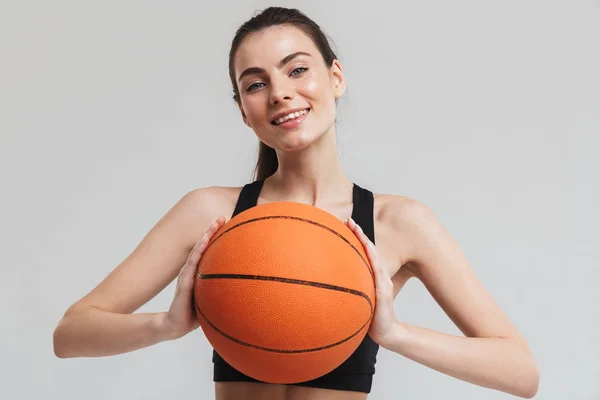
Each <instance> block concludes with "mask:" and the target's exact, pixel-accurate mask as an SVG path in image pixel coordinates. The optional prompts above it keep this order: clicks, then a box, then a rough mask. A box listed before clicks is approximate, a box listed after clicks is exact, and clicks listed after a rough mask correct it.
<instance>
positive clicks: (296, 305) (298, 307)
mask: <svg viewBox="0 0 600 400" xmlns="http://www.w3.org/2000/svg"><path fill="white" fill-rule="evenodd" d="M194 305H195V309H196V316H197V318H198V321H199V323H200V326H201V328H202V330H203V332H204V334H205V336H206V338H207V339H208V341H209V342H210V344H211V345H212V346H213V348H214V349H215V351H216V352H217V353H218V354H219V355H220V356H221V357H222V358H223V359H224V360H225V361H227V362H228V363H229V364H230V365H231V366H232V367H234V368H235V369H237V370H238V371H240V372H241V373H243V374H245V375H248V376H250V377H252V378H254V379H257V380H259V381H263V382H268V383H280V384H286V383H287V384H293V383H299V382H304V381H308V380H312V379H315V378H318V377H320V376H322V375H325V374H327V373H328V372H330V371H332V370H333V369H335V368H336V367H338V366H339V365H340V364H342V363H343V362H344V361H345V360H346V359H347V358H348V357H349V356H350V355H351V354H352V353H353V352H354V350H356V348H357V347H358V346H359V344H360V343H361V341H362V340H363V339H364V337H365V335H366V334H367V332H368V330H369V327H370V325H371V321H372V318H373V314H374V308H375V284H374V279H373V271H372V268H371V265H370V263H369V260H368V257H367V255H366V253H365V252H364V249H363V247H362V244H361V243H360V241H359V240H358V238H357V237H356V236H355V234H354V233H353V232H352V231H351V230H350V229H349V228H348V227H347V226H346V225H345V224H344V223H343V222H342V221H340V220H339V219H338V218H336V217H335V216H333V215H332V214H330V213H328V212H326V211H324V210H321V209H319V208H317V207H313V206H309V205H305V204H301V203H295V202H271V203H266V204H262V205H257V206H255V207H252V208H250V209H248V210H246V211H244V212H242V213H240V214H238V215H236V216H235V217H233V218H232V219H231V220H230V221H228V222H227V223H226V224H224V225H223V226H222V227H221V228H220V229H219V230H218V231H217V232H216V233H215V234H214V235H213V236H212V238H211V241H210V242H209V244H208V246H207V248H206V250H205V252H204V254H203V255H202V258H201V260H200V262H199V264H198V270H197V274H196V278H195V283H194Z"/></svg>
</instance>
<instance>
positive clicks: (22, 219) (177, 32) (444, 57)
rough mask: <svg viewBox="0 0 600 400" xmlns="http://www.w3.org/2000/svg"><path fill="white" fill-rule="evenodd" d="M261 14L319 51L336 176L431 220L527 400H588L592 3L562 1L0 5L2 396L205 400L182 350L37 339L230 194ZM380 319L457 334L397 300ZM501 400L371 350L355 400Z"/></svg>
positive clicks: (594, 123) (188, 351) (598, 87)
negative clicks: (341, 88)
mask: <svg viewBox="0 0 600 400" xmlns="http://www.w3.org/2000/svg"><path fill="white" fill-rule="evenodd" d="M268 5H287V6H298V7H300V8H301V10H303V11H305V12H306V13H307V14H308V15H309V16H311V17H312V18H314V19H315V20H316V21H317V22H318V23H320V24H322V26H323V27H324V29H325V30H326V32H327V33H328V34H329V35H330V36H331V37H332V38H333V40H334V43H335V45H336V49H337V50H338V52H339V57H340V59H341V61H342V63H343V66H344V68H345V72H346V77H347V80H348V91H347V92H346V96H345V98H344V100H343V101H342V102H341V103H340V110H339V111H340V113H339V126H338V137H339V143H340V146H339V148H340V153H341V157H342V162H343V165H344V166H345V169H346V171H347V173H348V174H349V176H350V177H351V178H352V179H354V180H355V181H356V182H357V183H359V184H362V185H364V186H365V187H368V188H370V189H372V190H374V191H376V192H388V193H396V194H402V195H408V196H411V197H414V198H416V199H418V200H419V201H421V202H423V203H425V204H427V205H428V206H429V207H431V208H432V209H433V210H434V212H435V213H436V214H437V216H438V217H439V218H440V220H441V221H442V223H443V224H444V225H445V226H446V227H447V228H448V229H449V230H450V232H451V233H452V234H453V235H454V236H455V237H456V238H457V240H458V241H459V243H460V244H461V246H462V248H463V250H464V252H465V253H466V255H467V256H468V258H469V260H470V261H471V263H472V265H473V268H474V269H475V270H476V273H477V274H478V276H479V277H480V279H481V280H482V281H483V283H484V284H485V286H486V287H487V288H488V290H489V291H490V292H491V293H492V294H493V296H494V297H495V298H496V300H497V301H498V302H499V303H500V305H501V306H502V308H503V309H504V310H505V311H506V313H507V314H508V315H509V316H510V317H511V319H512V320H513V321H514V323H515V324H516V325H517V326H518V328H519V329H520V330H521V331H522V332H523V333H524V334H525V335H526V337H527V339H528V340H529V341H530V343H531V346H532V349H533V351H534V353H535V355H536V356H537V359H538V360H539V363H540V367H541V378H542V379H541V385H540V390H539V393H538V396H537V398H540V399H544V400H546V399H548V400H554V399H556V400H565V399H569V400H571V399H598V398H600V384H599V383H597V378H598V376H600V363H599V357H600V356H599V354H600V345H599V342H598V338H599V337H600V328H599V324H598V315H599V312H598V304H599V303H600V301H599V295H598V292H597V291H595V290H594V289H595V288H596V286H597V285H598V278H600V273H599V272H598V267H599V265H598V264H599V263H598V258H597V256H598V241H599V240H598V239H599V234H598V224H599V223H600V212H599V211H598V203H599V200H600V190H599V187H598V175H599V172H600V161H599V157H598V153H599V148H600V124H599V122H600V117H599V112H600V77H599V74H598V72H599V71H600V3H599V2H598V1H579V0H570V1H566V0H565V1H554V0H544V1H542V0H532V1H523V0H519V1H516V0H505V1H481V0H477V1H475V0H473V1H467V0H460V1H458V0H455V1H445V0H436V1H423V0H419V1H416V0H415V1H401V2H392V1H387V2H384V1H374V0H371V1H368V2H356V3H354V4H352V5H350V4H349V3H348V2H347V1H332V2H324V1H303V2H279V3H267V2H263V1H245V2H239V1H231V0H222V1H218V2H212V3H211V4H206V3H205V2H200V1H174V2H164V1H147V0H146V1H118V2H117V1H105V2H93V3H91V2H77V1H65V0H60V1H53V2H44V1H37V2H32V1H19V2H17V1H2V2H1V5H0V57H1V60H0V61H1V62H0V133H1V142H0V178H1V181H0V182H1V190H2V195H1V196H0V201H1V207H0V221H1V222H0V243H1V246H2V248H1V252H0V266H1V271H2V278H1V280H0V300H1V304H2V307H1V312H2V317H1V319H0V321H1V322H0V324H1V325H0V327H1V335H0V346H1V348H0V354H1V357H0V368H1V369H2V370H1V371H0V372H1V374H0V381H1V384H0V397H1V398H4V399H14V398H23V399H25V398H26V399H34V398H50V399H81V398H86V399H90V400H92V399H166V398H177V397H176V396H185V397H181V398H211V397H212V396H213V386H212V374H211V371H212V370H211V367H212V364H211V361H210V355H211V348H210V347H209V345H208V344H207V342H206V340H205V339H204V337H203V335H202V333H201V331H200V330H197V331H195V332H194V333H193V334H190V335H188V336H186V337H184V338H183V339H181V340H179V341H175V342H168V343H162V344H159V345H156V346H153V347H150V348H146V349H143V350H140V351H137V352H133V353H129V354H125V355H120V356H115V357H108V358H99V359H70V360H60V359H57V358H55V357H54V354H53V351H52V331H53V329H54V327H55V324H56V322H57V321H58V320H59V319H60V317H61V315H62V313H63V312H64V311H65V309H66V308H67V307H68V306H69V305H70V304H71V303H72V302H73V301H75V300H77V299H78V298H80V297H81V296H83V295H84V294H86V293H87V292H88V291H89V290H90V289H91V288H92V287H93V286H95V285H96V284H97V283H98V282H99V281H100V280H102V279H103V278H104V277H105V276H106V275H107V274H108V273H109V272H110V271H111V270H112V269H113V268H114V267H115V266H116V265H117V264H118V263H120V262H121V261H122V260H123V259H124V258H125V257H126V256H127V255H128V254H129V252H130V251H132V250H133V248H134V247H135V246H136V245H137V243H138V242H139V241H140V240H141V238H142V237H143V235H144V234H145V233H146V232H147V231H148V230H149V229H150V228H151V226H152V225H154V223H156V221H157V220H158V219H159V218H160V217H161V216H162V215H163V214H164V213H165V212H166V211H167V210H168V209H169V208H170V207H171V206H172V205H173V204H174V203H175V202H176V201H177V200H178V199H179V198H180V197H181V196H182V195H183V194H184V193H186V192H187V191H189V190H192V189H194V188H197V187H201V186H208V185H242V184H244V183H246V182H248V181H249V179H250V176H251V175H250V174H251V170H252V167H253V165H254V161H255V155H256V149H257V140H256V138H255V136H254V134H253V132H252V131H251V130H249V129H248V128H246V127H245V126H244V125H243V123H242V121H241V118H240V116H239V113H238V110H237V108H236V107H235V105H234V103H233V101H232V100H231V98H230V96H231V87H230V83H229V80H228V74H227V53H228V51H229V45H230V41H231V38H232V37H233V33H234V31H235V29H236V28H237V27H238V26H239V24H241V23H242V22H243V21H245V20H246V19H248V18H249V17H250V16H251V14H252V12H253V11H254V10H256V9H260V8H263V7H265V6H268ZM173 289H174V285H170V286H169V287H167V288H166V289H165V290H164V291H163V292H161V294H160V295H158V296H157V297H156V298H155V299H153V300H152V301H151V302H149V303H148V304H147V305H145V306H144V307H143V308H142V309H141V310H140V311H164V310H166V309H167V307H168V305H169V303H170V300H171V297H172V295H173V293H174V290H173ZM395 306H396V311H397V313H398V316H399V317H400V318H401V319H403V320H405V321H406V322H409V323H412V324H417V325H421V326H426V327H430V328H433V329H438V330H441V331H444V332H448V333H459V331H458V330H457V329H456V328H455V327H454V326H453V325H452V323H451V322H450V320H449V319H448V318H447V317H446V316H445V315H444V313H443V312H442V311H441V309H440V308H439V307H438V306H437V304H436V303H435V302H434V301H433V300H432V299H431V297H430V296H429V295H428V293H427V291H426V290H425V288H424V287H423V286H422V285H421V284H420V283H419V282H418V281H416V280H415V281H411V282H410V283H409V284H408V285H407V286H406V287H405V289H404V290H403V291H402V292H401V294H400V296H399V297H398V299H397V301H396V303H395ZM511 397H512V396H509V395H506V394H502V393H499V392H495V391H491V390H488V389H484V388H480V387H477V386H474V385H471V384H468V383H464V382H461V381H459V380H456V379H454V378H450V377H448V376H445V375H442V374H440V373H438V372H436V371H433V370H431V369H428V368H426V367H423V366H421V365H419V364H416V363H414V362H412V361H410V360H408V359H405V358H403V357H401V356H398V355H397V354H394V353H391V352H388V351H385V350H384V351H381V352H380V355H379V361H378V364H377V374H376V377H375V382H374V389H373V392H372V395H371V398H373V399H382V400H383V399H400V398H401V399H433V398H445V399H446V398H447V399H508V398H511Z"/></svg>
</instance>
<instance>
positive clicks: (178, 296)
mask: <svg viewBox="0 0 600 400" xmlns="http://www.w3.org/2000/svg"><path fill="white" fill-rule="evenodd" d="M224 223H225V217H223V216H220V217H219V218H217V219H216V220H215V221H214V222H213V223H212V224H211V225H210V226H209V227H208V230H207V231H206V233H205V234H204V236H203V237H202V239H200V241H199V242H198V243H196V245H195V246H194V248H193V249H192V251H191V252H190V254H189V256H188V258H187V261H186V262H185V264H184V265H183V267H182V268H181V271H180V272H179V276H178V277H177V287H176V289H175V296H174V298H173V301H172V302H171V306H170V308H169V311H168V312H166V313H164V314H163V318H162V321H161V325H162V326H161V328H162V329H163V330H164V332H165V335H166V336H167V338H168V339H169V340H172V339H178V338H180V337H182V336H184V335H186V334H188V333H189V332H191V331H193V330H195V329H196V328H198V326H199V325H200V324H199V323H198V320H197V318H196V310H195V308H194V302H193V298H194V297H193V296H194V282H195V278H196V270H197V268H198V263H199V262H200V259H201V258H202V254H203V253H204V251H205V250H206V247H207V245H208V243H209V241H210V239H211V238H212V236H213V235H214V234H215V232H217V230H219V228H221V226H223V224H224Z"/></svg>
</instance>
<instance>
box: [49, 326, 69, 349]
mask: <svg viewBox="0 0 600 400" xmlns="http://www.w3.org/2000/svg"><path fill="white" fill-rule="evenodd" d="M64 330H65V329H64V321H63V320H61V321H60V322H59V323H58V325H57V326H56V328H54V332H53V333H52V346H53V349H54V355H55V356H56V357H58V358H69V355H68V353H67V351H66V350H67V349H66V347H67V346H66V345H65V339H64V337H65V334H64Z"/></svg>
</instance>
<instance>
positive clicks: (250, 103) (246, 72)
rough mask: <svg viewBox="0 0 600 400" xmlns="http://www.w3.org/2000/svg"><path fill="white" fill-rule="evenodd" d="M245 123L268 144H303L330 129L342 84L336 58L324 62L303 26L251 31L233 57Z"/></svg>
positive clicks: (294, 146)
mask: <svg viewBox="0 0 600 400" xmlns="http://www.w3.org/2000/svg"><path fill="white" fill-rule="evenodd" d="M234 68H235V79H236V82H237V86H238V89H239V96H240V97H239V98H240V102H239V106H240V110H241V112H242V118H243V119H244V123H245V124H246V125H248V126H249V127H251V128H252V129H253V130H254V132H255V133H256V135H257V136H258V138H259V139H260V140H261V141H262V142H264V143H265V144H267V145H268V146H270V147H272V148H274V149H279V150H284V151H291V150H298V149H302V148H304V147H306V146H307V145H309V144H310V143H312V142H313V141H315V140H316V139H318V138H319V137H321V136H322V135H324V134H326V133H328V132H330V131H332V130H333V126H334V123H335V100H336V99H337V98H339V97H340V96H341V95H342V94H343V92H344V89H345V81H344V76H343V73H342V68H341V64H340V63H339V61H338V60H335V61H334V62H333V65H331V66H327V65H325V62H324V60H323V57H322V56H321V53H320V52H319V50H318V48H317V46H316V45H315V44H314V43H313V41H312V40H311V39H310V37H309V36H307V35H306V34H305V33H304V32H303V31H302V30H300V29H298V28H296V27H293V26H275V27H271V28H268V29H265V30H263V31H261V32H256V33H251V34H249V35H248V36H247V37H246V38H245V39H244V41H243V42H242V44H241V46H240V47H239V49H238V50H237V53H236V55H235V60H234Z"/></svg>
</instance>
